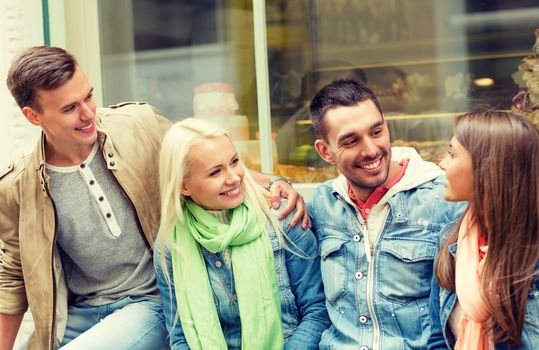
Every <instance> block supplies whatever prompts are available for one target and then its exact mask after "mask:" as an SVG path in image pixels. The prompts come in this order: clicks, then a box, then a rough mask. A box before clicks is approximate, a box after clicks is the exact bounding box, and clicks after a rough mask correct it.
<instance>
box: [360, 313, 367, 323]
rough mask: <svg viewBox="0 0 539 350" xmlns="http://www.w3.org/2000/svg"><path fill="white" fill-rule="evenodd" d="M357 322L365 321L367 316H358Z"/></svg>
mask: <svg viewBox="0 0 539 350" xmlns="http://www.w3.org/2000/svg"><path fill="white" fill-rule="evenodd" d="M359 322H361V323H367V316H364V315H361V316H359Z"/></svg>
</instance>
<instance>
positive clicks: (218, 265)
mask: <svg viewBox="0 0 539 350" xmlns="http://www.w3.org/2000/svg"><path fill="white" fill-rule="evenodd" d="M221 266H223V263H222V262H220V261H219V260H217V261H216V262H215V267H217V268H219V267H221Z"/></svg>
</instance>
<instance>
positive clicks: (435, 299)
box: [428, 222, 539, 350]
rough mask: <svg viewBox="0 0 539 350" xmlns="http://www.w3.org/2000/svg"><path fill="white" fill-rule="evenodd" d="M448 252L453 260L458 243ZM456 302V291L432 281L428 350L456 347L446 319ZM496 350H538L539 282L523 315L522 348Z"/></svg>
mask: <svg viewBox="0 0 539 350" xmlns="http://www.w3.org/2000/svg"><path fill="white" fill-rule="evenodd" d="M455 225H456V222H452V223H450V224H448V225H447V226H446V228H445V229H444V230H443V233H442V235H441V242H443V241H444V240H445V239H447V237H448V236H449V234H450V233H451V231H453V229H454V227H455ZM440 245H441V244H440ZM448 249H449V252H450V253H451V254H452V255H453V256H455V255H456V253H457V243H453V244H450V245H449V247H448ZM536 270H539V262H538V264H537V265H536ZM456 301H457V295H456V293H455V291H452V290H449V289H445V288H441V287H440V285H439V284H438V281H437V280H436V277H435V276H433V278H432V288H431V295H430V314H431V319H432V333H431V336H430V338H429V347H428V349H429V350H431V349H448V348H453V346H454V345H455V340H456V339H455V336H454V335H453V334H452V332H451V330H450V329H449V324H448V320H449V316H450V315H451V312H453V308H454V307H455V304H456ZM495 349H496V350H509V349H513V350H529V349H539V281H536V282H535V283H534V284H533V287H532V289H531V290H530V293H529V294H528V301H527V304H526V314H525V315H524V329H523V331H522V346H520V347H516V346H511V345H510V344H509V343H507V342H502V343H497V344H495Z"/></svg>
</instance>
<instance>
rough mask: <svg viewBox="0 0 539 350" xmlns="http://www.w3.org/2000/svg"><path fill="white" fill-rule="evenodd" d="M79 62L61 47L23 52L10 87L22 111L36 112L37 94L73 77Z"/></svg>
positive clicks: (9, 79)
mask: <svg viewBox="0 0 539 350" xmlns="http://www.w3.org/2000/svg"><path fill="white" fill-rule="evenodd" d="M76 67H77V61H76V59H75V57H73V55H71V54H70V53H68V52H67V51H65V50H64V49H62V48H59V47H48V46H35V47H31V48H29V49H26V50H24V51H23V52H21V53H20V54H19V55H18V56H17V57H15V59H14V60H13V62H12V63H11V67H10V68H9V72H8V75H7V87H8V89H9V91H10V92H11V95H13V97H14V98H15V101H16V102H17V104H18V105H19V107H20V108H23V107H26V106H29V107H32V108H34V109H36V110H37V111H41V107H40V106H39V104H38V103H37V93H38V90H53V89H56V88H57V87H59V86H62V85H63V84H64V83H65V82H66V81H68V80H69V79H71V78H72V77H73V74H74V73H75V69H76Z"/></svg>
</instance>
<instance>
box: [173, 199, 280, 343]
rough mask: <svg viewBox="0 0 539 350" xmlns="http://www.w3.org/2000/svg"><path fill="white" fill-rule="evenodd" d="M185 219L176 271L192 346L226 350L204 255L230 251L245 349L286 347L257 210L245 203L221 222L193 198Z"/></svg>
mask: <svg viewBox="0 0 539 350" xmlns="http://www.w3.org/2000/svg"><path fill="white" fill-rule="evenodd" d="M183 209H184V217H185V221H184V223H183V224H180V223H177V224H176V226H175V227H174V230H173V232H172V241H173V242H174V243H175V247H177V248H175V249H172V271H173V273H172V274H173V279H174V286H175V291H176V300H177V304H178V310H179V313H180V320H181V323H182V328H183V332H184V334H185V337H186V339H187V343H188V344H189V347H190V348H191V349H193V350H198V349H201V350H203V349H211V350H214V349H218V350H220V349H223V350H226V349H227V345H226V341H225V337H224V335H223V331H222V329H221V324H220V322H219V316H218V315H217V309H216V307H215V303H214V299H213V292H212V289H211V285H210V281H209V278H208V272H207V270H206V264H205V262H204V257H203V256H202V253H201V251H200V248H199V246H198V244H200V245H202V246H203V247H204V248H206V249H207V250H208V251H210V252H212V253H217V252H222V251H224V250H225V249H226V248H230V255H231V260H232V270H233V271H234V283H235V286H236V294H237V297H238V303H239V309H240V319H241V341H242V349H249V350H250V349H260V350H274V349H282V348H283V334H282V324H281V303H280V301H279V294H278V287H277V277H276V273H275V266H274V260H273V251H272V249H271V244H270V242H269V239H268V238H267V237H266V235H265V234H264V228H263V227H261V225H260V224H259V223H258V222H257V220H256V215H255V212H254V210H253V209H252V208H251V207H250V206H249V205H248V204H247V203H243V204H241V205H240V206H239V207H237V208H234V209H233V210H232V217H231V219H230V224H228V225H227V224H223V223H221V222H219V221H218V220H217V219H216V218H215V217H214V216H213V215H211V214H210V213H208V212H207V211H206V210H205V209H203V208H201V207H200V206H198V205H197V204H196V203H194V202H193V201H191V200H186V201H185V205H184V207H183Z"/></svg>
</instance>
